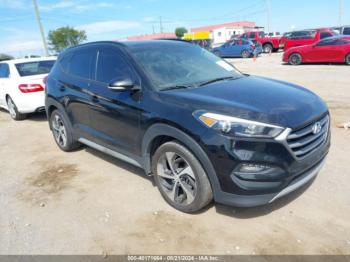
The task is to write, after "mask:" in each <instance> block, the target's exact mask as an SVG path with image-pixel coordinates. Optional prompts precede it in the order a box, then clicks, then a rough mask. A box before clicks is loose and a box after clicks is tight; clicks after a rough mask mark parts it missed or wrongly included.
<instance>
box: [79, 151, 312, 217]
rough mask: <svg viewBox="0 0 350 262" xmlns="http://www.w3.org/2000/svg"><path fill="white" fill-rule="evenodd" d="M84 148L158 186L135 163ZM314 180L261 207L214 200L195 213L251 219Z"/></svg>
mask: <svg viewBox="0 0 350 262" xmlns="http://www.w3.org/2000/svg"><path fill="white" fill-rule="evenodd" d="M82 150H85V151H86V152H87V153H90V154H92V155H94V156H96V157H98V158H99V159H102V160H104V161H106V162H108V163H110V164H112V165H116V166H118V167H119V168H122V169H124V170H125V171H128V172H130V173H133V174H135V175H137V176H139V177H142V178H143V179H146V180H148V181H149V182H150V183H151V184H152V186H153V187H156V184H155V182H154V179H153V177H152V176H147V175H146V174H145V172H144V170H143V169H142V168H139V167H136V166H133V165H131V164H129V163H127V162H125V161H123V160H119V159H117V158H114V157H112V156H110V155H107V154H105V153H102V152H100V151H98V150H95V149H93V148H90V147H87V146H85V147H83V148H82ZM314 180H315V178H314V179H312V180H311V181H309V182H308V183H307V184H305V185H304V186H303V187H301V188H299V189H297V190H296V191H294V192H292V193H290V194H289V195H287V196H284V197H282V198H280V199H277V200H276V201H275V202H273V203H271V204H268V205H264V206H259V207H251V208H238V207H231V206H225V205H222V204H218V203H215V202H212V203H210V204H209V205H208V206H206V207H204V208H203V209H201V210H200V211H198V212H195V213H194V214H193V215H200V214H203V213H205V212H206V211H208V210H209V209H211V208H215V211H216V212H217V213H218V214H220V215H225V216H229V217H232V218H237V219H249V218H254V217H260V216H265V215H268V214H270V213H272V212H274V211H275V210H278V209H280V208H283V207H285V206H287V205H288V204H289V203H291V202H293V201H294V200H295V199H297V198H298V197H299V196H301V195H302V194H303V193H304V192H305V191H306V190H307V189H308V188H309V187H310V185H311V184H312V183H313V181H314ZM159 197H161V195H160V194H159Z"/></svg>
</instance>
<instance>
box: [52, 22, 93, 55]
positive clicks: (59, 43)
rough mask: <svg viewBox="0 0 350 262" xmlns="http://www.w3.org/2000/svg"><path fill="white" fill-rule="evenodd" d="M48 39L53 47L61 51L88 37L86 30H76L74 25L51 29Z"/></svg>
mask: <svg viewBox="0 0 350 262" xmlns="http://www.w3.org/2000/svg"><path fill="white" fill-rule="evenodd" d="M48 39H49V44H50V46H51V49H53V50H55V51H56V52H61V51H62V50H63V49H65V48H67V47H70V46H75V45H78V44H80V43H82V42H83V41H84V40H86V39H87V37H86V33H85V31H84V30H76V29H74V28H73V27H69V26H64V27H60V28H58V29H56V30H53V31H50V32H49V35H48Z"/></svg>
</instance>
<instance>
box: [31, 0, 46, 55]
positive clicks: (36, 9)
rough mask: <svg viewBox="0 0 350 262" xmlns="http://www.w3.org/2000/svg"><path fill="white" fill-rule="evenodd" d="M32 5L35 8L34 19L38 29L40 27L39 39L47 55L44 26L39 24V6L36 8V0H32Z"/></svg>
mask: <svg viewBox="0 0 350 262" xmlns="http://www.w3.org/2000/svg"><path fill="white" fill-rule="evenodd" d="M33 5H34V10H35V16H36V20H37V22H38V24H39V29H40V34H41V40H42V41H43V45H44V50H45V56H49V50H48V48H47V43H46V38H45V32H44V28H43V25H42V24H41V18H40V14H39V8H38V4H37V2H36V0H33Z"/></svg>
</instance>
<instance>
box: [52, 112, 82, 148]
mask: <svg viewBox="0 0 350 262" xmlns="http://www.w3.org/2000/svg"><path fill="white" fill-rule="evenodd" d="M50 128H51V130H52V134H53V137H54V139H55V142H56V144H57V145H58V147H59V148H60V149H61V150H63V151H65V152H70V151H73V150H75V149H77V148H79V146H80V144H79V143H78V142H77V141H75V140H74V137H73V133H72V130H71V128H70V126H69V125H68V120H67V119H66V118H65V116H64V115H63V114H62V113H61V112H60V111H58V110H55V111H53V112H52V114H51V115H50Z"/></svg>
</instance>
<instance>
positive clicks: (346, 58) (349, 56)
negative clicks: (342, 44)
mask: <svg viewBox="0 0 350 262" xmlns="http://www.w3.org/2000/svg"><path fill="white" fill-rule="evenodd" d="M345 64H347V65H350V54H348V55H347V56H346V57H345Z"/></svg>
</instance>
